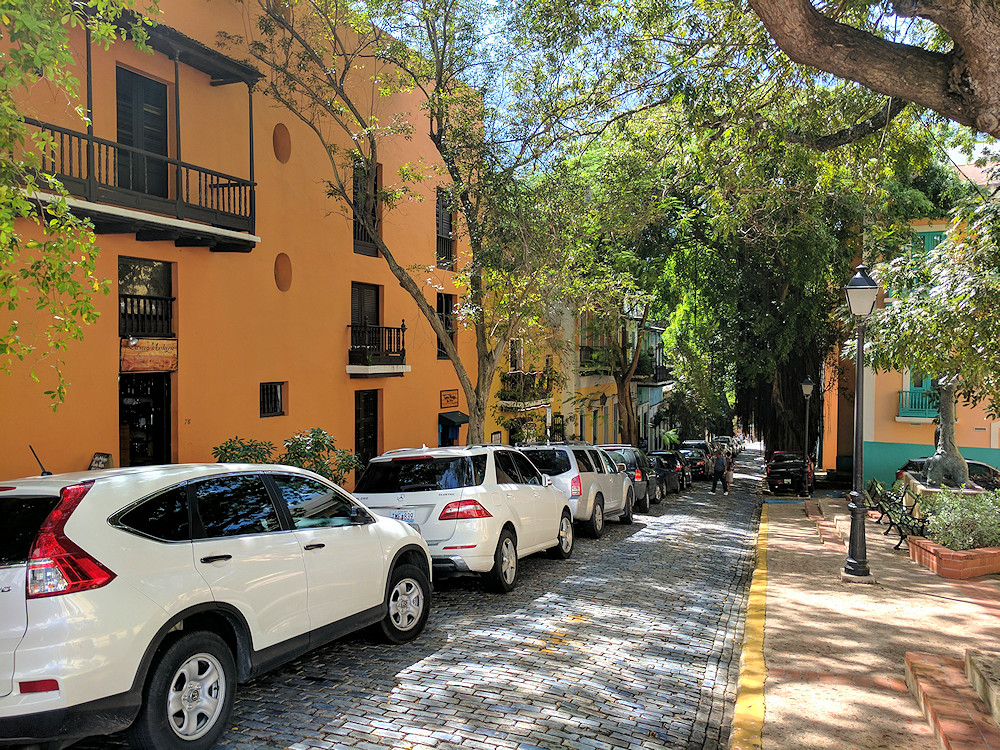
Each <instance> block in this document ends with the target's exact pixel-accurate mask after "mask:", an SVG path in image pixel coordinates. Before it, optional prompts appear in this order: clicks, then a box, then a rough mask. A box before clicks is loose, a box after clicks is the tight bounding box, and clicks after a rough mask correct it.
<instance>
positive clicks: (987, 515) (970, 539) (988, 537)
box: [920, 489, 1000, 551]
mask: <svg viewBox="0 0 1000 750" xmlns="http://www.w3.org/2000/svg"><path fill="white" fill-rule="evenodd" d="M920 508H921V511H922V512H923V513H924V515H926V516H927V517H928V520H927V538H928V539H930V540H931V541H934V542H937V543H938V544H941V545H944V546H945V547H947V548H948V549H952V550H956V551H958V550H967V549H975V548H977V547H1000V490H991V491H989V492H982V493H978V494H974V495H963V494H961V493H959V492H954V491H951V490H947V489H944V490H941V492H940V493H928V494H926V495H923V496H921V498H920Z"/></svg>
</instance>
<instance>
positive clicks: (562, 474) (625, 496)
mask: <svg viewBox="0 0 1000 750" xmlns="http://www.w3.org/2000/svg"><path fill="white" fill-rule="evenodd" d="M521 451H522V452H523V453H524V455H526V456H527V457H528V458H530V459H531V461H532V463H534V464H535V466H537V467H538V468H539V469H541V470H542V471H544V472H546V473H547V474H549V475H550V476H551V477H552V484H554V485H555V486H556V487H558V488H559V489H560V490H562V491H563V492H564V493H565V495H566V498H567V499H568V500H569V507H570V509H571V510H572V511H573V520H574V521H578V522H580V523H582V524H583V526H584V529H585V530H586V532H587V534H588V535H590V536H591V537H593V538H594V539H597V538H599V537H600V536H601V534H603V533H604V519H605V518H617V519H618V521H619V522H620V523H632V511H633V506H634V505H635V495H634V492H633V490H632V480H631V478H630V477H629V474H628V472H627V471H626V470H625V467H624V465H623V466H621V467H619V466H617V465H616V464H615V463H614V461H612V460H611V456H609V455H608V454H607V453H605V452H604V451H603V450H601V449H600V448H595V447H594V446H592V445H590V444H588V443H572V444H566V445H559V444H555V445H553V444H548V445H525V446H524V447H522V448H521Z"/></svg>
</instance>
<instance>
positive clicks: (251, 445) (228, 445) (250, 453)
mask: <svg viewBox="0 0 1000 750" xmlns="http://www.w3.org/2000/svg"><path fill="white" fill-rule="evenodd" d="M212 455H213V456H215V460H216V461H218V462H219V463H220V464H269V463H271V456H273V455H274V443H272V442H270V441H269V440H253V439H250V440H247V439H244V438H241V437H238V436H237V437H232V438H229V440H227V441H226V442H224V443H223V444H222V445H217V446H215V447H214V448H212Z"/></svg>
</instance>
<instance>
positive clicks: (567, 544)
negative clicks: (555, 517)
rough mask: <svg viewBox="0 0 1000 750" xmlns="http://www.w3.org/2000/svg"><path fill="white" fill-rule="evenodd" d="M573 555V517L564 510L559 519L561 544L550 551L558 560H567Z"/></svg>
mask: <svg viewBox="0 0 1000 750" xmlns="http://www.w3.org/2000/svg"><path fill="white" fill-rule="evenodd" d="M572 554H573V517H572V516H571V515H570V514H569V511H568V510H564V511H563V513H562V518H560V519H559V542H558V543H557V544H556V546H555V547H552V548H550V549H549V555H551V556H552V557H554V558H556V559H557V560H565V559H566V558H568V557H569V556H570V555H572Z"/></svg>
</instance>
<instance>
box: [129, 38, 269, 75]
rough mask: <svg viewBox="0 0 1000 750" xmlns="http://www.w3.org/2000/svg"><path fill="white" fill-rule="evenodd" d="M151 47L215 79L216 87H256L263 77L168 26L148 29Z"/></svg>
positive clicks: (250, 67) (250, 68) (252, 69)
mask: <svg viewBox="0 0 1000 750" xmlns="http://www.w3.org/2000/svg"><path fill="white" fill-rule="evenodd" d="M149 46H151V47H152V48H153V49H155V50H156V51H157V52H162V53H163V54H164V55H166V56H167V57H169V58H170V59H171V60H177V61H178V62H180V63H182V64H184V65H187V66H190V67H192V68H194V69H195V70H200V71H201V72H202V73H206V74H208V75H209V76H211V78H212V85H213V86H225V85H226V84H230V83H245V84H247V85H248V86H253V85H254V84H255V83H256V82H257V81H259V80H260V79H261V78H263V77H264V75H263V74H262V73H261V72H260V71H258V70H257V69H256V68H254V67H252V66H250V65H247V64H246V63H242V62H240V61H238V60H234V59H232V58H231V57H227V56H226V55H224V54H222V53H221V52H219V51H218V50H215V49H212V48H211V47H209V46H208V45H206V44H202V43H201V42H199V41H198V40H197V39H192V38H191V37H189V36H187V35H186V34H182V33H181V32H180V31H178V30H177V29H172V28H170V27H169V26H162V25H157V26H152V27H150V28H149Z"/></svg>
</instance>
